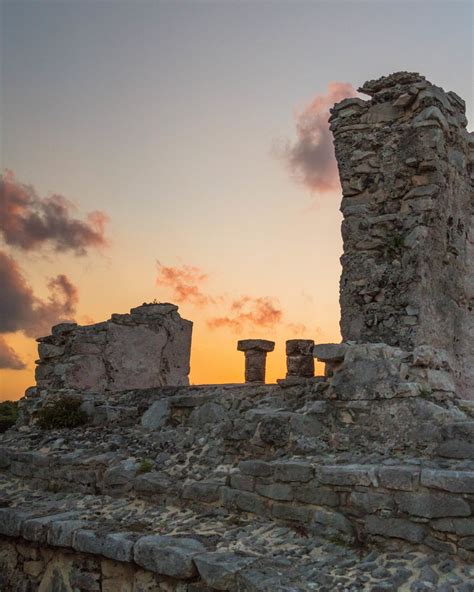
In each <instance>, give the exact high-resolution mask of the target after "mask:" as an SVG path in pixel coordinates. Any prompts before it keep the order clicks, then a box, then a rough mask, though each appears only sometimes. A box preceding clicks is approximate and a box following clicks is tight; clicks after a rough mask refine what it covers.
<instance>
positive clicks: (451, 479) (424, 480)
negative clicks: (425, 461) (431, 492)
mask: <svg viewBox="0 0 474 592" xmlns="http://www.w3.org/2000/svg"><path fill="white" fill-rule="evenodd" d="M421 484H422V485H424V486H425V487H431V488H433V489H442V490H444V491H450V492H452V493H474V471H448V470H442V469H423V470H422V471H421Z"/></svg>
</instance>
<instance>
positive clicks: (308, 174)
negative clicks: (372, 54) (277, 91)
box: [285, 82, 356, 193]
mask: <svg viewBox="0 0 474 592" xmlns="http://www.w3.org/2000/svg"><path fill="white" fill-rule="evenodd" d="M355 94H356V91H355V89H354V87H353V86H352V84H349V83H348V82H330V83H329V85H328V92H327V94H325V95H317V96H316V97H315V98H314V99H313V100H312V101H311V103H310V104H309V105H307V107H305V108H304V109H303V111H301V112H297V113H296V116H295V118H296V134H297V139H296V141H295V143H294V144H292V145H291V144H290V145H288V146H287V147H286V149H285V159H286V160H287V162H288V165H289V167H290V170H291V172H292V174H293V175H294V176H295V178H296V179H297V181H298V182H300V183H302V184H303V185H305V186H306V187H307V188H309V189H310V190H311V191H317V192H320V193H324V192H328V191H337V190H339V189H340V183H339V174H338V170H337V163H336V157H335V155H334V144H333V139H332V135H331V132H330V130H329V124H328V119H329V109H330V108H331V107H332V106H333V105H334V103H336V102H338V101H341V100H342V99H345V98H347V97H353V96H355Z"/></svg>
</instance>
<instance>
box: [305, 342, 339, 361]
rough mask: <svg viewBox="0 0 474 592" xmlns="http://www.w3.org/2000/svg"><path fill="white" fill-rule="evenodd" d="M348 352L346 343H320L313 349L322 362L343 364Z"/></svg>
mask: <svg viewBox="0 0 474 592" xmlns="http://www.w3.org/2000/svg"><path fill="white" fill-rule="evenodd" d="M346 350H347V344H345V343H318V344H317V345H315V346H314V348H313V355H314V357H315V358H317V359H318V360H319V361H320V362H326V363H328V362H342V361H343V360H344V356H345V354H346Z"/></svg>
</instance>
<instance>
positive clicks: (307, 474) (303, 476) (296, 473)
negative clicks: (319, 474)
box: [273, 461, 313, 482]
mask: <svg viewBox="0 0 474 592" xmlns="http://www.w3.org/2000/svg"><path fill="white" fill-rule="evenodd" d="M273 470H274V476H275V479H276V480H277V481H300V482H306V481H309V480H310V479H311V478H312V476H313V468H312V467H311V465H309V464H307V463H304V462H297V461H287V462H277V463H274V465H273Z"/></svg>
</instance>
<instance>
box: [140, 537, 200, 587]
mask: <svg viewBox="0 0 474 592" xmlns="http://www.w3.org/2000/svg"><path fill="white" fill-rule="evenodd" d="M205 551H206V549H205V547H204V545H203V544H202V543H200V542H199V541H197V540H196V539H190V538H180V537H170V536H160V535H150V536H146V537H142V538H140V539H139V540H138V541H137V542H136V543H135V548H134V560H135V563H137V564H138V565H141V566H142V567H144V568H145V569H148V570H150V571H152V572H154V573H157V574H163V575H166V576H171V577H174V578H192V577H193V576H195V575H196V574H197V570H196V566H195V564H194V557H195V556H196V555H199V554H201V553H204V552H205Z"/></svg>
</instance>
